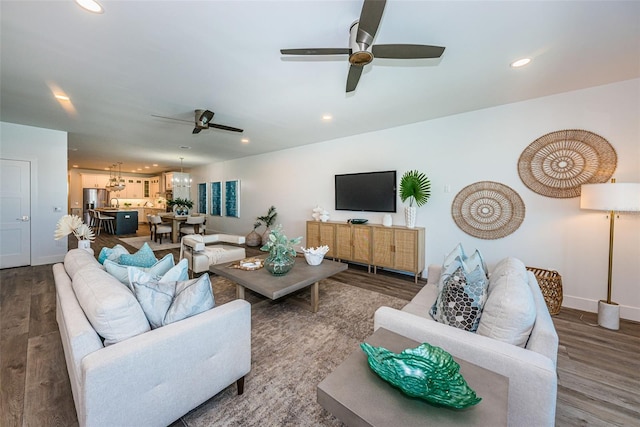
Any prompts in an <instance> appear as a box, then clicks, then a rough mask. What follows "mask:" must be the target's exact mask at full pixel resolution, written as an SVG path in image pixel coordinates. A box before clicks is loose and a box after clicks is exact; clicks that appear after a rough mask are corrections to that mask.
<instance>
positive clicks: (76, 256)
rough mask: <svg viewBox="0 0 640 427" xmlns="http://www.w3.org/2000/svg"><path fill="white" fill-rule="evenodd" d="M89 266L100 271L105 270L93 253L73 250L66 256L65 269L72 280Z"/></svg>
mask: <svg viewBox="0 0 640 427" xmlns="http://www.w3.org/2000/svg"><path fill="white" fill-rule="evenodd" d="M87 266H89V267H94V268H97V269H99V270H103V269H104V268H103V267H102V266H101V265H100V263H99V262H98V261H96V259H95V257H94V256H93V255H92V254H91V252H88V251H85V250H84V249H71V250H70V251H69V252H67V254H66V255H65V256H64V269H65V271H66V272H67V275H69V277H70V278H72V279H73V276H75V274H76V273H77V272H78V271H80V270H81V269H82V268H85V267H87Z"/></svg>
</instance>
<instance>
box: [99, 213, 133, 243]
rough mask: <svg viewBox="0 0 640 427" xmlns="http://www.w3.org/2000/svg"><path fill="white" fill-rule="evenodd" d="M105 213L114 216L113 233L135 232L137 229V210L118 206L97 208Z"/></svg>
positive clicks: (118, 234)
mask: <svg viewBox="0 0 640 427" xmlns="http://www.w3.org/2000/svg"><path fill="white" fill-rule="evenodd" d="M96 210H98V211H100V212H102V213H103V214H105V215H109V216H112V217H114V218H115V219H114V221H113V225H114V228H115V233H114V234H115V235H117V236H121V235H123V234H136V231H138V211H137V210H131V209H120V208H98V209H96Z"/></svg>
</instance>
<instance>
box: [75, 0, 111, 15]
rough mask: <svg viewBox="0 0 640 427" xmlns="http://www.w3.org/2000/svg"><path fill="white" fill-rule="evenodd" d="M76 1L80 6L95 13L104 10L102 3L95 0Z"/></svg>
mask: <svg viewBox="0 0 640 427" xmlns="http://www.w3.org/2000/svg"><path fill="white" fill-rule="evenodd" d="M76 3H77V4H78V6H80V7H81V8H83V9H84V10H88V11H89V12H93V13H102V12H104V9H103V8H102V6H101V5H100V3H98V2H97V1H95V0H76Z"/></svg>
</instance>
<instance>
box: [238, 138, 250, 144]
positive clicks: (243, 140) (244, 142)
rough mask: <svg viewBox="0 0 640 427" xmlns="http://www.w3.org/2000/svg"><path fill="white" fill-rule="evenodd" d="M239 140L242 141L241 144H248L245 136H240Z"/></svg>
mask: <svg viewBox="0 0 640 427" xmlns="http://www.w3.org/2000/svg"><path fill="white" fill-rule="evenodd" d="M240 142H242V143H243V144H248V143H249V140H248V139H247V138H242V139H241V140H240Z"/></svg>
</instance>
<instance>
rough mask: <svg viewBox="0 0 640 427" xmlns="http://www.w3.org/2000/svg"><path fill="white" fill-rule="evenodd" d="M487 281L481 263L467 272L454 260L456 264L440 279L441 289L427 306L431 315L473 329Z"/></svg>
mask: <svg viewBox="0 0 640 427" xmlns="http://www.w3.org/2000/svg"><path fill="white" fill-rule="evenodd" d="M452 265H454V264H452ZM487 285H488V280H487V277H486V274H485V272H484V270H483V269H482V266H481V265H477V266H476V268H475V269H474V270H473V271H471V272H467V271H465V268H464V266H463V265H462V262H458V268H457V269H456V270H455V271H454V272H453V273H452V274H450V275H448V276H447V277H446V278H445V280H444V282H443V287H442V290H441V291H440V293H439V295H438V298H437V300H436V302H435V303H434V304H433V306H432V307H431V310H430V314H431V317H433V319H434V320H436V321H437V322H440V323H444V324H446V325H449V326H453V327H456V328H459V329H464V330H466V331H471V332H474V331H475V330H476V329H477V328H478V323H479V321H480V317H481V315H482V309H483V306H484V303H485V300H486V297H487Z"/></svg>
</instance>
